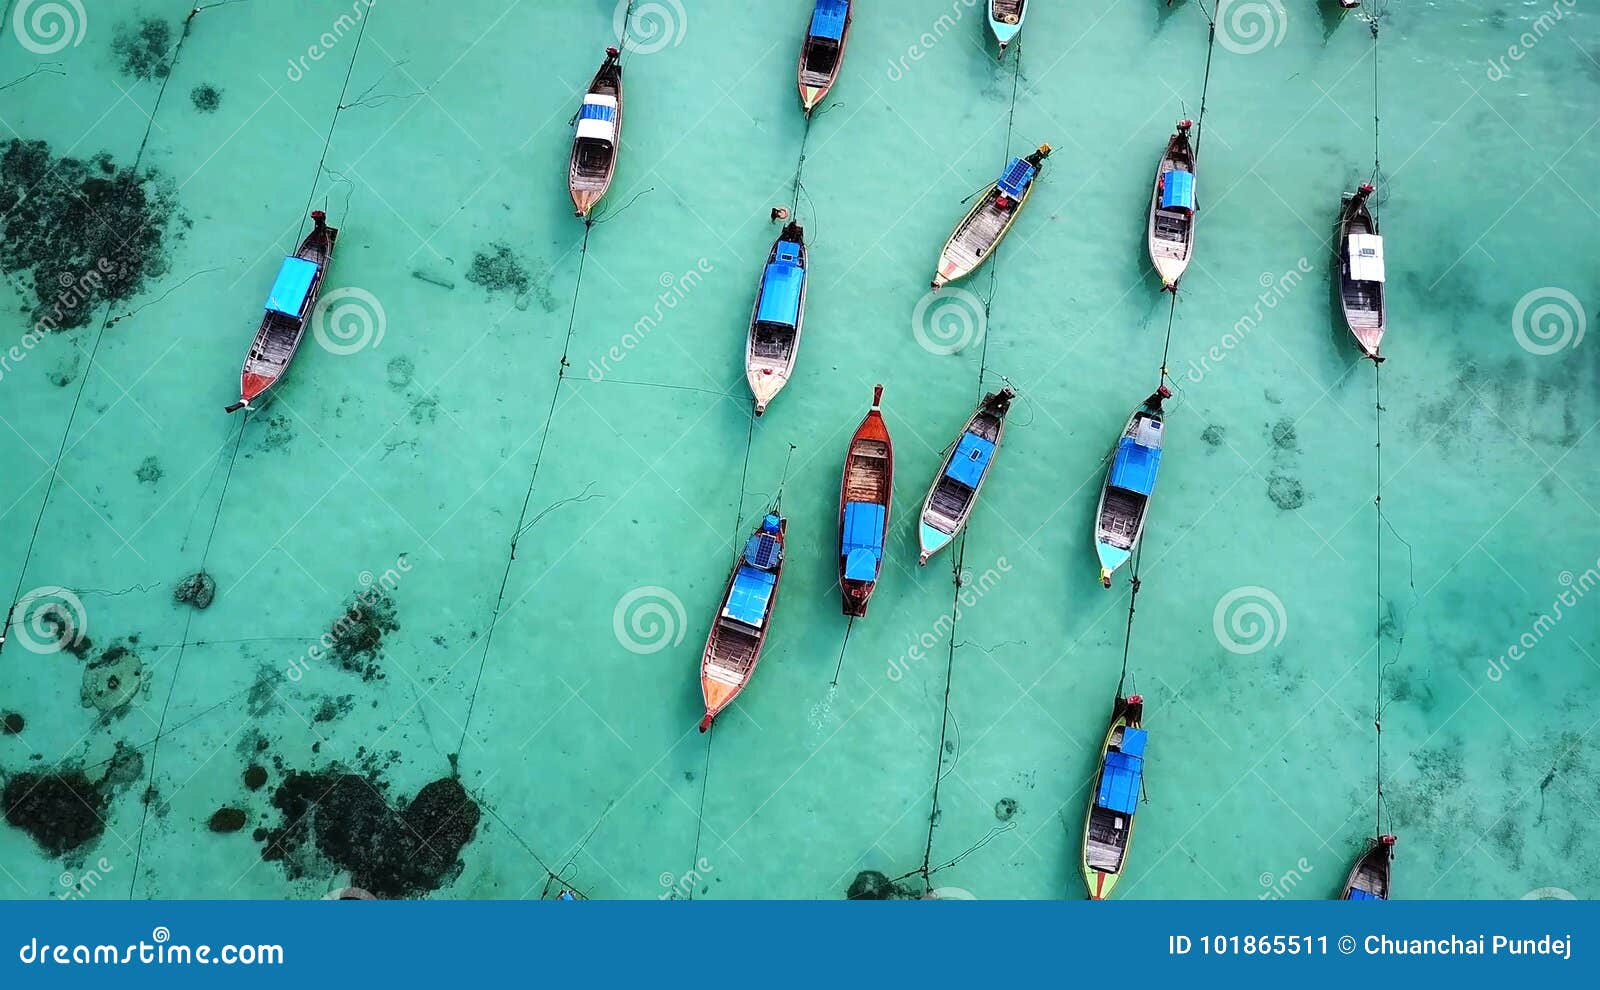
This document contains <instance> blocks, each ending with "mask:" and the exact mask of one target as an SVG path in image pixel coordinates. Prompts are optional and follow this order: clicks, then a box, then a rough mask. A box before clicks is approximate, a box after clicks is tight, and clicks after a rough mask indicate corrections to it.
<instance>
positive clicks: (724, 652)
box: [700, 517, 789, 732]
mask: <svg viewBox="0 0 1600 990" xmlns="http://www.w3.org/2000/svg"><path fill="white" fill-rule="evenodd" d="M788 529H789V523H788V520H786V519H783V518H781V517H780V518H779V520H778V532H777V534H776V535H777V541H778V547H779V560H778V564H777V567H776V569H775V570H774V571H773V572H772V573H773V580H772V590H771V592H770V594H769V595H768V597H767V602H766V607H765V610H764V612H763V614H762V621H761V624H760V626H759V627H751V626H748V625H742V624H737V623H735V624H734V625H725V624H724V614H723V613H724V612H725V611H726V610H727V608H728V603H729V600H730V599H731V598H732V596H733V590H734V583H735V581H736V580H737V579H738V577H739V568H740V566H741V564H743V563H744V550H743V549H742V548H741V549H740V551H739V557H738V558H737V559H735V560H734V564H733V569H732V570H731V571H729V572H728V582H727V585H726V586H725V587H724V588H723V592H722V600H721V602H720V603H719V604H718V606H717V614H716V617H715V618H713V619H712V620H711V632H710V633H709V634H707V636H706V646H705V650H704V651H702V652H701V654H700V697H701V700H702V701H703V702H705V717H704V718H702V719H701V720H700V731H701V732H705V731H706V730H707V729H709V728H710V727H711V723H712V721H713V720H714V719H715V718H716V717H717V716H718V715H720V714H721V713H722V712H723V710H724V709H726V708H727V707H728V706H729V705H731V704H733V702H734V700H735V699H736V698H738V697H739V694H740V693H741V692H742V691H744V689H745V688H746V687H748V686H749V684H750V680H751V678H753V677H755V673H756V666H757V664H759V663H760V661H761V651H762V648H763V647H765V646H766V642H767V633H768V632H769V631H770V629H771V626H772V616H773V614H774V612H775V611H776V609H777V606H778V591H779V590H780V587H781V586H782V584H783V556H784V554H785V553H786V551H787V546H786V544H785V538H786V536H787V533H788ZM756 532H757V533H759V532H761V530H760V529H759V528H758V529H757V530H756ZM735 626H737V628H735Z"/></svg>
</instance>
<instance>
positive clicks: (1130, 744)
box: [1117, 728, 1150, 759]
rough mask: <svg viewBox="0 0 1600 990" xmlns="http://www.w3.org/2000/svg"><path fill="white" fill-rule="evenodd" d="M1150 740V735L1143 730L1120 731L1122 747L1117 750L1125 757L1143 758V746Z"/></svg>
mask: <svg viewBox="0 0 1600 990" xmlns="http://www.w3.org/2000/svg"><path fill="white" fill-rule="evenodd" d="M1149 738H1150V733H1148V732H1146V731H1144V730H1143V729H1133V728H1126V729H1123V730H1122V745H1120V746H1118V747H1117V749H1119V750H1121V751H1122V753H1123V754H1124V755H1126V756H1137V757H1139V758H1140V759H1143V758H1144V744H1145V741H1146V740H1147V739H1149Z"/></svg>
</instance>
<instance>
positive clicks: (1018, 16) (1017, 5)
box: [989, 0, 1028, 58]
mask: <svg viewBox="0 0 1600 990" xmlns="http://www.w3.org/2000/svg"><path fill="white" fill-rule="evenodd" d="M1027 16H1028V0H989V30H991V31H993V32H994V40H996V41H998V42H1000V57H1001V58H1005V57H1006V46H1007V45H1009V44H1011V40H1012V39H1013V38H1015V37H1016V36H1017V32H1019V31H1021V30H1022V19H1023V18H1024V17H1027Z"/></svg>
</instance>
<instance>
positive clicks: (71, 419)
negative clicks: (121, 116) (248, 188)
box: [0, 5, 359, 651]
mask: <svg viewBox="0 0 1600 990" xmlns="http://www.w3.org/2000/svg"><path fill="white" fill-rule="evenodd" d="M8 6H9V5H8ZM212 6H215V5H212ZM203 9H205V8H204V7H196V8H195V9H194V10H191V11H190V12H189V16H188V17H186V18H185V19H184V22H183V33H182V34H181V35H179V37H178V43H177V44H176V45H174V46H173V49H172V58H171V59H169V60H168V61H167V65H166V68H167V72H166V75H164V76H163V77H162V79H161V87H160V88H159V89H158V90H156V100H155V104H154V105H153V106H151V108H150V113H149V116H148V120H147V121H146V123H145V128H144V136H143V137H141V138H140V139H139V150H138V151H137V152H135V153H134V156H133V172H134V174H135V175H137V174H138V172H139V163H140V162H142V161H144V150H145V147H146V146H147V145H148V144H149V143H150V132H151V131H152V130H154V129H155V126H156V114H157V113H159V112H160V110H161V101H162V99H163V98H164V97H165V96H166V94H167V85H168V84H169V83H170V82H171V81H172V76H173V73H172V69H173V67H175V66H176V65H177V64H178V56H179V55H180V54H182V53H183V46H184V43H185V42H187V41H188V40H189V24H190V22H191V21H193V20H194V17H195V15H196V14H198V13H200V11H201V10H203ZM357 43H358V44H359V36H358V39H357ZM146 225H148V221H147V222H146ZM142 229H143V228H141V230H142ZM126 245H127V240H124V241H123V243H122V246H124V247H125V246H126ZM115 305H116V303H115V302H114V301H112V300H107V301H106V310H105V315H104V316H102V317H101V319H100V329H99V330H97V331H96V332H95V335H94V344H93V346H91V347H90V348H89V361H88V363H87V364H85V365H84V369H83V375H82V376H81V377H80V378H79V379H78V391H77V393H76V394H74V395H73V397H72V408H71V409H70V410H69V411H68V412H67V425H66V426H65V427H64V428H63V429H62V431H61V443H60V444H59V445H58V446H57V447H56V457H55V460H54V461H53V462H51V464H50V474H49V480H47V481H46V482H45V488H44V497H43V498H42V499H40V500H39V512H38V514H37V515H36V516H34V519H33V530H32V531H31V532H30V533H29V534H28V547H27V549H26V550H24V551H23V554H22V566H21V567H19V568H17V586H16V589H15V590H14V591H13V592H12V594H11V602H10V604H9V605H7V606H6V617H5V621H4V623H3V624H0V651H4V649H5V645H6V639H7V638H9V636H10V635H11V625H12V620H13V618H14V617H15V613H16V609H17V603H18V601H19V600H20V599H21V598H22V586H23V584H24V583H25V582H26V581H27V579H28V564H29V563H31V562H32V561H33V548H34V544H36V543H37V542H38V541H39V530H40V529H41V528H42V527H43V525H44V514H45V510H47V509H48V508H49V507H50V495H51V494H52V493H53V492H54V491H55V486H56V478H57V477H58V476H59V475H60V474H61V459H62V458H63V457H65V456H66V455H67V440H68V438H70V437H71V436H72V425H73V424H74V423H75V422H77V419H78V407H79V406H80V405H81V404H82V403H83V393H84V391H85V390H86V389H87V388H88V387H89V379H90V378H91V377H92V376H91V375H90V374H89V373H90V372H91V371H93V370H94V362H95V358H96V357H98V356H99V354H100V343H101V341H103V340H104V339H105V335H106V330H107V329H108V328H110V326H111V324H112V323H114V322H116V321H115V320H113V319H112V316H111V311H112V309H113V308H115Z"/></svg>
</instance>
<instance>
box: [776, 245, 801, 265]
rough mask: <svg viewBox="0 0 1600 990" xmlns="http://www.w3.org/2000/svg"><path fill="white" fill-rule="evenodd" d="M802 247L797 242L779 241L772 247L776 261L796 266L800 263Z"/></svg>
mask: <svg viewBox="0 0 1600 990" xmlns="http://www.w3.org/2000/svg"><path fill="white" fill-rule="evenodd" d="M802 246H803V245H802V244H801V243H800V242H799V241H779V242H778V243H777V244H775V245H774V248H775V249H776V253H777V258H776V260H778V261H792V262H794V263H795V264H797V265H798V264H799V263H800V248H801V247H802Z"/></svg>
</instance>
